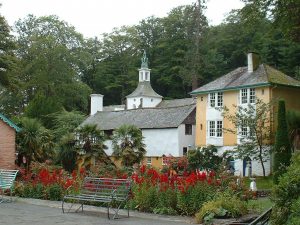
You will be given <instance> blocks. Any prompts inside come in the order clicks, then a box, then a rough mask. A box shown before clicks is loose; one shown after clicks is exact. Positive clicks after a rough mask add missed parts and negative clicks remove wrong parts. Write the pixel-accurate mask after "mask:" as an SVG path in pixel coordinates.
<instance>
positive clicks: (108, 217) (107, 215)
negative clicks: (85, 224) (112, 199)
mask: <svg viewBox="0 0 300 225" xmlns="http://www.w3.org/2000/svg"><path fill="white" fill-rule="evenodd" d="M107 218H108V219H109V220H110V217H109V203H107Z"/></svg>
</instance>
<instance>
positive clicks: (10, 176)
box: [0, 169, 19, 189]
mask: <svg viewBox="0 0 300 225" xmlns="http://www.w3.org/2000/svg"><path fill="white" fill-rule="evenodd" d="M18 171H19V170H5V169H0V188H1V189H10V188H12V187H13V185H14V181H15V179H16V176H17V173H18Z"/></svg>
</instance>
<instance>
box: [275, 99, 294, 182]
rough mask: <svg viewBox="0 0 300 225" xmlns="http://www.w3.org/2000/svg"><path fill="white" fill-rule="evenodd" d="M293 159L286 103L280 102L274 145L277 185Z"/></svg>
mask: <svg viewBox="0 0 300 225" xmlns="http://www.w3.org/2000/svg"><path fill="white" fill-rule="evenodd" d="M291 157H292V149H291V144H290V140H289V135H288V128H287V122H286V113H285V102H284V100H280V101H279V102H278V115H277V131H276V137H275V145H274V161H273V173H274V183H276V184H277V183H278V181H279V177H280V176H281V175H282V174H284V173H285V172H286V169H287V167H288V166H289V165H290V161H291Z"/></svg>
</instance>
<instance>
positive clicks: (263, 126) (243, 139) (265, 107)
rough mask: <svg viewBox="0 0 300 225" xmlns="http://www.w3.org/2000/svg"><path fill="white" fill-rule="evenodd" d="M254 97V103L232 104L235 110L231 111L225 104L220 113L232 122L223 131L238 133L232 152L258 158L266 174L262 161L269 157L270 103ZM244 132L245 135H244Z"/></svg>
mask: <svg viewBox="0 0 300 225" xmlns="http://www.w3.org/2000/svg"><path fill="white" fill-rule="evenodd" d="M273 104H274V103H273V102H270V103H265V102H263V101H262V100H260V99H256V103H255V104H248V105H247V106H246V107H244V106H234V107H235V109H236V111H235V113H232V112H231V111H229V109H228V108H227V107H226V106H225V107H223V109H222V110H223V112H222V115H223V116H224V118H227V119H228V120H229V122H230V123H232V124H233V127H234V128H233V129H232V128H227V127H224V128H223V129H224V131H225V132H229V133H233V134H236V135H238V137H239V144H238V146H237V149H236V150H234V151H232V154H233V155H234V156H235V157H237V158H239V159H242V160H243V159H244V158H246V157H247V158H248V157H249V158H251V159H252V160H258V161H259V162H260V164H261V167H262V170H263V176H266V172H265V166H264V163H265V162H266V161H267V160H268V159H269V158H270V147H269V146H268V145H269V144H270V141H271V138H272V129H271V125H272V121H273V118H272V113H271V112H272V110H271V109H272V108H271V107H272V105H273ZM245 133H246V135H245Z"/></svg>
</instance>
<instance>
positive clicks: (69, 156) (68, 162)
mask: <svg viewBox="0 0 300 225" xmlns="http://www.w3.org/2000/svg"><path fill="white" fill-rule="evenodd" d="M75 144H76V139H75V136H74V134H73V133H68V134H66V135H64V136H63V137H62V138H61V140H60V142H59V147H58V149H59V150H58V155H57V162H58V163H61V165H62V166H63V168H64V169H65V170H66V171H68V172H72V171H73V170H75V169H76V163H77V156H78V153H77V151H76V147H75Z"/></svg>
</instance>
